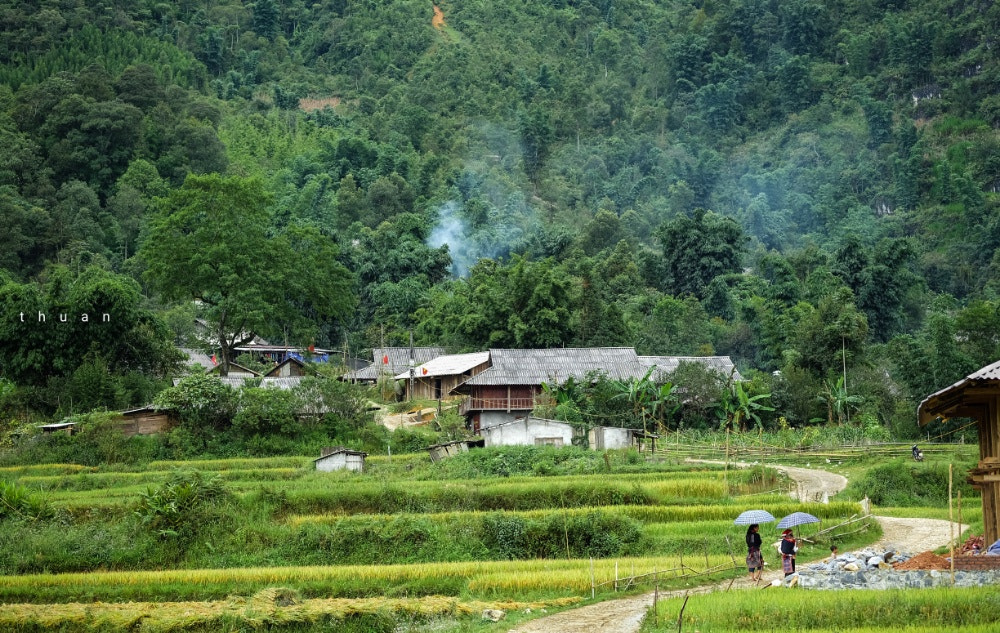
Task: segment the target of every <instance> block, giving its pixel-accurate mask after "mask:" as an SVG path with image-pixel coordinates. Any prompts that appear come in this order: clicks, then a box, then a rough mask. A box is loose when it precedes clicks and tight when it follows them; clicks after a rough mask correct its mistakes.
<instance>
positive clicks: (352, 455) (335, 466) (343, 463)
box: [313, 446, 368, 473]
mask: <svg viewBox="0 0 1000 633" xmlns="http://www.w3.org/2000/svg"><path fill="white" fill-rule="evenodd" d="M322 453H323V454H322V455H321V456H320V457H318V458H316V459H314V460H313V463H315V464H316V470H318V471H320V472H325V473H328V472H332V471H334V470H353V471H356V472H359V473H360V472H364V469H365V458H366V457H368V453H362V452H361V451H352V450H351V449H349V448H344V447H343V446H335V447H333V448H324V449H323V451H322Z"/></svg>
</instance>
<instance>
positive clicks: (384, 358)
mask: <svg viewBox="0 0 1000 633" xmlns="http://www.w3.org/2000/svg"><path fill="white" fill-rule="evenodd" d="M382 364H383V365H388V364H389V355H388V354H386V355H385V356H383V357H382Z"/></svg>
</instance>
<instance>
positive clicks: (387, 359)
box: [344, 347, 444, 384]
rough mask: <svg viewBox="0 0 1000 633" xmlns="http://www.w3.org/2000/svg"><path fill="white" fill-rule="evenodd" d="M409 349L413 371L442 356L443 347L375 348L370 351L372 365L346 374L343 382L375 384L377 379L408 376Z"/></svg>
mask: <svg viewBox="0 0 1000 633" xmlns="http://www.w3.org/2000/svg"><path fill="white" fill-rule="evenodd" d="M411 349H412V351H413V368H414V370H416V367H417V366H418V365H422V364H423V363H426V362H427V361H430V360H433V359H435V358H437V357H438V356H443V355H444V348H443V347H413V348H409V347H376V348H374V349H372V359H373V362H372V364H371V365H368V366H367V367H363V368H361V369H356V370H354V371H350V372H347V373H346V374H344V380H348V381H351V382H362V383H369V384H375V383H376V382H378V380H379V378H390V379H392V378H394V377H395V376H398V375H399V374H401V373H403V372H404V371H405V372H407V376H409V369H410V350H411Z"/></svg>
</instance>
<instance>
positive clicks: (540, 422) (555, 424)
mask: <svg viewBox="0 0 1000 633" xmlns="http://www.w3.org/2000/svg"><path fill="white" fill-rule="evenodd" d="M482 436H483V440H484V442H485V445H486V446H557V447H558V446H570V445H572V443H573V427H572V426H570V425H569V424H568V423H566V422H560V421H558V420H546V419H543V418H533V417H531V416H525V417H523V418H520V419H517V420H513V421H511V422H503V423H502V424H495V425H493V426H490V427H487V428H484V429H482Z"/></svg>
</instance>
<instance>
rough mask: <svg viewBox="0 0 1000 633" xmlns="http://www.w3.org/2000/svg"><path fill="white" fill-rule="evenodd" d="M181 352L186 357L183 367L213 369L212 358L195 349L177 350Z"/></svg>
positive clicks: (183, 348) (182, 348) (184, 348)
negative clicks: (194, 366) (198, 366)
mask: <svg viewBox="0 0 1000 633" xmlns="http://www.w3.org/2000/svg"><path fill="white" fill-rule="evenodd" d="M179 349H180V350H181V352H182V353H183V354H184V355H186V356H187V358H186V359H185V360H184V364H185V365H189V366H190V365H201V366H202V367H204V368H205V369H211V368H212V367H215V363H213V362H212V357H211V356H209V355H208V354H206V353H205V352H203V351H201V350H197V349H190V348H187V347H181V348H179Z"/></svg>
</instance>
